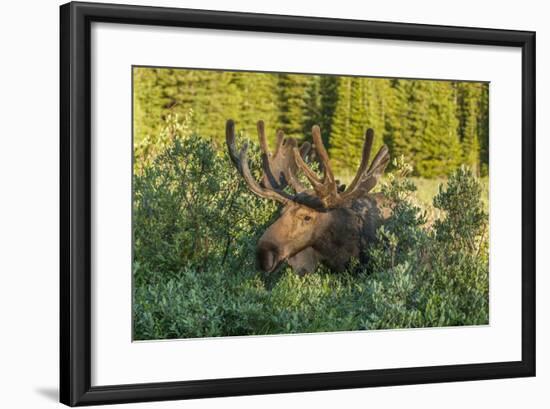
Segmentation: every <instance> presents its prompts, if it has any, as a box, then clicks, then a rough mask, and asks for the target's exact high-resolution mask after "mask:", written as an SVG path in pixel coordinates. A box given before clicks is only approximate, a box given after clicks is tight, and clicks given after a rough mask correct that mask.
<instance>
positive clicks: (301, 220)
mask: <svg viewBox="0 0 550 409" xmlns="http://www.w3.org/2000/svg"><path fill="white" fill-rule="evenodd" d="M257 128H258V137H259V141H260V149H261V160H262V171H263V174H262V178H261V181H260V182H258V181H256V180H255V178H254V177H253V176H252V174H251V172H250V168H249V164H248V157H247V149H248V146H247V144H246V143H245V144H244V145H243V147H242V149H241V150H240V151H237V148H236V146H235V124H234V122H233V121H232V120H228V121H227V123H226V142H227V147H228V151H229V157H230V158H231V161H232V162H233V164H234V165H235V167H236V168H237V170H238V172H239V173H240V175H241V176H242V177H243V179H244V181H245V183H246V185H247V186H248V188H249V189H250V190H251V191H252V192H253V193H255V194H256V195H258V196H259V197H262V198H265V199H270V200H274V201H276V202H278V203H280V204H281V205H282V209H281V212H280V216H279V218H278V219H277V220H276V221H275V222H274V223H273V224H272V225H271V226H270V227H269V228H268V229H267V230H266V231H265V233H264V234H263V235H262V237H261V238H260V240H259V242H258V245H257V249H256V256H257V261H258V264H259V266H260V268H261V269H262V270H263V271H265V272H272V271H274V270H276V269H277V268H278V267H279V266H280V265H281V264H282V263H284V262H287V263H288V264H289V265H290V266H292V268H293V269H294V271H296V272H297V273H298V274H305V273H309V272H313V271H314V270H315V269H316V267H317V265H318V263H320V262H321V263H324V264H325V265H327V266H328V267H329V268H331V269H333V270H336V271H341V270H343V269H345V268H346V266H347V264H348V263H349V261H350V259H351V258H352V257H359V256H360V255H361V254H362V252H363V251H364V249H365V246H366V245H368V242H369V241H370V240H373V239H374V236H375V231H376V228H377V227H378V226H379V225H380V224H381V223H382V222H383V221H384V219H385V218H386V217H387V216H388V214H387V209H384V208H383V206H382V204H383V203H384V201H385V199H384V197H383V196H382V195H381V194H372V193H370V194H369V192H370V191H371V190H372V189H373V188H374V186H375V185H376V183H377V181H378V179H379V178H380V177H381V176H382V174H383V173H384V170H385V168H386V166H387V164H388V163H389V160H390V156H389V152H388V148H387V146H385V145H384V146H382V148H381V149H380V150H379V151H378V153H377V154H376V156H375V157H374V159H373V160H372V163H371V164H370V166H368V162H369V156H370V151H371V148H372V142H373V138H374V132H373V131H372V129H368V130H367V132H366V135H365V142H364V146H363V152H362V159H361V164H360V165H359V169H358V171H357V174H356V175H355V177H354V179H353V181H352V182H351V183H350V185H349V186H348V187H347V188H346V186H344V185H340V183H339V181H337V180H336V179H335V177H334V173H333V171H332V168H331V165H330V160H329V156H328V153H327V151H326V149H325V147H324V145H323V142H322V139H321V130H320V128H319V127H318V126H313V129H312V136H313V147H314V149H315V153H316V154H317V158H318V161H319V165H320V168H321V169H322V177H321V176H319V175H318V174H317V173H316V172H315V171H314V170H313V169H312V168H311V167H310V166H309V165H308V164H307V163H306V158H307V156H308V154H309V153H310V151H311V149H312V146H311V145H310V144H309V143H308V142H305V143H303V144H302V145H301V146H298V143H297V141H296V140H295V139H294V138H285V137H284V134H283V132H282V131H281V130H279V131H278V132H277V138H276V148H275V151H274V153H271V152H270V150H269V148H268V144H267V139H266V136H265V129H264V123H263V121H259V122H258V124H257ZM298 172H301V173H302V174H303V175H304V176H305V178H306V179H307V181H308V182H309V184H310V185H311V188H308V187H306V186H304V184H303V183H302V182H301V181H300V179H299V176H298ZM290 190H293V191H294V192H293V193H289V191H290Z"/></svg>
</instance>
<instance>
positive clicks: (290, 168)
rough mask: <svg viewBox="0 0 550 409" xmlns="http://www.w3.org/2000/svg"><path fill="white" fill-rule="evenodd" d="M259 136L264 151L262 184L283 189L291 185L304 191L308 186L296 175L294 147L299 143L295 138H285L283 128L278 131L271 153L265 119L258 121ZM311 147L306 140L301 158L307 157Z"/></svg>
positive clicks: (301, 150)
mask: <svg viewBox="0 0 550 409" xmlns="http://www.w3.org/2000/svg"><path fill="white" fill-rule="evenodd" d="M257 128H258V138H259V140H260V149H261V151H262V168H263V176H262V182H261V183H262V185H263V186H264V187H267V188H275V189H279V190H282V189H284V188H285V187H286V186H287V185H290V186H291V187H292V188H293V189H294V190H295V191H296V192H297V193H300V192H303V191H304V190H305V189H306V188H305V187H304V186H303V185H302V184H301V183H300V181H299V180H298V179H297V178H295V177H294V174H296V170H297V165H296V162H295V161H294V153H293V150H294V148H297V146H298V143H297V142H296V139H294V138H285V136H284V133H283V131H282V130H280V129H279V130H278V131H277V142H276V147H275V153H274V154H271V152H270V151H269V147H268V145H267V139H266V137H265V129H264V121H258V124H257ZM310 149H311V144H310V143H309V142H305V143H303V144H302V146H300V148H299V154H300V157H301V158H305V157H306V155H307V154H308V153H309V151H310Z"/></svg>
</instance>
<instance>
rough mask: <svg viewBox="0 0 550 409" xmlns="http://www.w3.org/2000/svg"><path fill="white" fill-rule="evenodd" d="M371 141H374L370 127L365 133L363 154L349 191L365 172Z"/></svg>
mask: <svg viewBox="0 0 550 409" xmlns="http://www.w3.org/2000/svg"><path fill="white" fill-rule="evenodd" d="M373 141H374V131H373V130H372V129H371V128H369V129H367V132H366V133H365V142H364V144H363V154H362V156H361V164H360V165H359V169H357V173H356V174H355V177H354V178H353V181H352V182H351V183H350V184H349V186H348V190H349V191H352V190H353V189H355V185H357V182H358V181H359V179H360V178H361V175H362V174H363V173H364V172H365V170H367V167H368V165H369V157H370V151H371V149H372V143H373Z"/></svg>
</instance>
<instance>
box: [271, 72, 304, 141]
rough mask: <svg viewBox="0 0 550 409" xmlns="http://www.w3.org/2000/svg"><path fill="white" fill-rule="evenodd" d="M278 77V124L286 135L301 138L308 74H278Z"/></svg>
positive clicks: (302, 135) (302, 134)
mask: <svg viewBox="0 0 550 409" xmlns="http://www.w3.org/2000/svg"><path fill="white" fill-rule="evenodd" d="M278 77H279V81H278V106H279V126H280V127H281V128H282V129H283V131H284V132H285V134H286V135H287V136H291V137H294V138H297V139H303V138H304V136H305V135H304V113H305V107H306V106H305V99H306V89H307V86H308V82H309V78H310V76H307V75H301V74H279V75H278Z"/></svg>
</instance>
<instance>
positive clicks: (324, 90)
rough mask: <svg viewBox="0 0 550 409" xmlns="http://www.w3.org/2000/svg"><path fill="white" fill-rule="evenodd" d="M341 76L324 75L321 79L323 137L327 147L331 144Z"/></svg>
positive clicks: (320, 120)
mask: <svg viewBox="0 0 550 409" xmlns="http://www.w3.org/2000/svg"><path fill="white" fill-rule="evenodd" d="M339 82H340V80H339V77H337V76H333V75H323V76H321V79H320V81H319V87H320V90H319V94H320V105H321V106H320V119H319V122H320V123H319V125H320V126H321V137H322V138H323V142H324V143H325V146H326V148H327V149H329V148H330V146H331V135H332V121H333V118H334V113H335V110H336V104H337V102H338V84H339Z"/></svg>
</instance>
